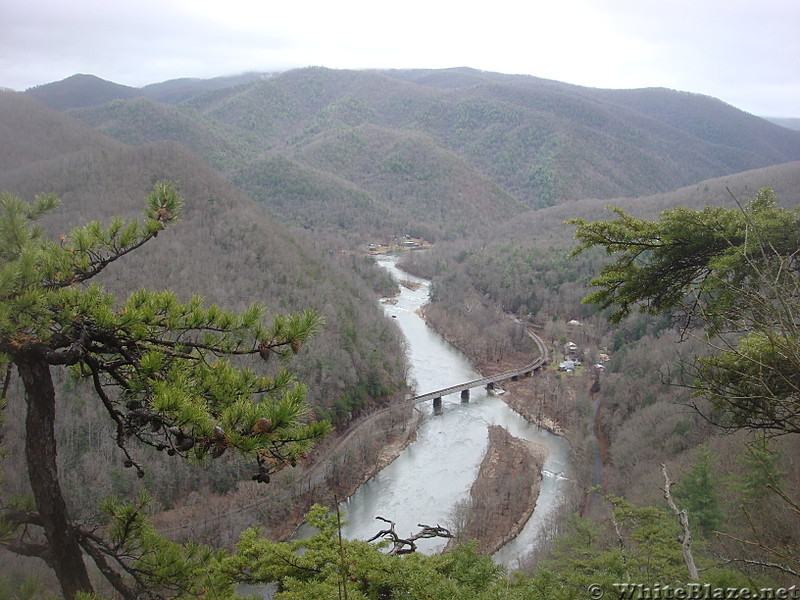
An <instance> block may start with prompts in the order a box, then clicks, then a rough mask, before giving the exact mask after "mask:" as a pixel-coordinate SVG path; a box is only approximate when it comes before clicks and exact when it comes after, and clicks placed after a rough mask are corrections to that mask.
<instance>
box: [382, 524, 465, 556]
mask: <svg viewBox="0 0 800 600" xmlns="http://www.w3.org/2000/svg"><path fill="white" fill-rule="evenodd" d="M375 518H376V519H378V520H380V521H383V522H384V523H388V524H389V529H382V530H381V531H379V532H378V533H376V534H375V535H373V536H372V537H371V538H370V539H368V540H367V541H368V542H373V541H375V540H377V539H379V538H385V539H388V540H389V541H391V542H392V549H391V550H390V551H389V554H391V555H396V554H411V553H412V552H416V550H417V544H416V541H417V540H419V539H423V538H434V537H441V538H452V537H453V534H451V533H450V531H449V530H448V529H447V528H445V527H441V526H440V525H436V526H431V525H423V524H422V523H418V524H417V527H420V528H421V529H420V530H419V531H418V532H417V533H415V534H414V535H412V536H409V537H407V538H401V537H400V536H399V535H397V532H396V531H395V530H394V527H395V522H394V521H390V520H389V519H385V518H383V517H375Z"/></svg>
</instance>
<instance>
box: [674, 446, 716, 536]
mask: <svg viewBox="0 0 800 600" xmlns="http://www.w3.org/2000/svg"><path fill="white" fill-rule="evenodd" d="M721 483H722V482H721V480H720V478H719V477H717V476H716V475H715V464H714V457H713V455H712V454H711V451H710V450H709V449H708V447H703V448H701V449H700V451H699V452H698V453H697V456H696V458H695V460H694V462H693V463H692V465H691V467H690V468H689V471H688V472H687V473H685V474H684V475H683V476H682V477H681V478H680V480H679V481H678V483H677V484H676V485H675V487H674V488H673V494H674V496H675V498H676V500H677V504H678V506H679V507H680V508H682V509H686V511H687V512H688V513H689V524H690V526H692V527H693V528H694V527H695V526H697V528H698V529H699V530H700V532H701V533H702V534H703V535H705V536H709V535H710V534H711V533H712V532H713V531H716V530H717V529H719V526H720V525H721V524H722V522H723V520H724V515H723V513H722V509H721V507H720V502H719V496H718V492H719V490H720V489H721Z"/></svg>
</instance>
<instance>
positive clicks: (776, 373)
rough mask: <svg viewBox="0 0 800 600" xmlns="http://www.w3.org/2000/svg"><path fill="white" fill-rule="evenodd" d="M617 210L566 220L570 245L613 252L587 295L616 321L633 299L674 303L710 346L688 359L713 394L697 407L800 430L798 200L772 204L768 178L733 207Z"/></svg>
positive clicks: (662, 306) (656, 309) (749, 424)
mask: <svg viewBox="0 0 800 600" xmlns="http://www.w3.org/2000/svg"><path fill="white" fill-rule="evenodd" d="M614 212H615V213H616V215H617V218H616V219H613V220H609V221H598V222H587V221H585V220H583V219H577V220H573V221H571V223H573V224H576V225H577V231H576V234H575V235H576V237H577V238H578V240H579V241H580V244H579V246H578V248H577V249H576V251H575V254H577V253H580V252H581V251H583V250H585V249H587V248H590V247H594V246H598V247H601V248H604V249H605V250H606V252H607V253H608V254H613V255H615V258H614V260H612V261H611V262H609V263H608V264H606V265H605V266H604V267H603V268H602V269H601V271H600V273H599V275H598V276H597V277H596V278H595V279H594V280H593V281H592V282H591V285H593V286H595V287H597V288H598V290H597V291H595V292H593V293H591V294H590V295H588V296H587V297H586V298H585V299H584V301H585V302H589V303H597V304H599V305H600V306H601V307H602V308H609V309H612V311H611V314H610V318H611V321H612V322H614V323H619V322H620V321H621V320H622V319H623V318H625V317H626V316H628V315H629V314H630V313H631V311H632V310H633V309H634V308H635V307H637V306H639V307H640V308H641V310H642V311H643V312H647V313H650V314H660V313H675V315H676V317H677V319H676V320H677V322H679V323H682V324H683V327H684V328H683V331H684V333H685V334H687V335H700V336H702V338H703V339H704V341H705V342H706V343H707V345H708V347H709V350H710V355H709V356H704V357H699V358H698V359H696V360H695V361H693V362H692V363H691V364H688V365H686V366H687V367H688V369H689V370H690V372H691V374H692V375H694V384H693V386H694V388H695V393H696V394H697V395H698V396H702V397H704V398H706V399H708V400H709V401H710V402H711V405H712V410H711V411H705V414H704V416H706V417H707V418H708V419H709V420H711V421H712V422H714V423H715V424H717V425H719V426H721V427H725V428H729V429H741V428H747V429H753V430H761V431H765V432H768V433H769V434H771V435H780V434H787V433H800V329H799V327H800V325H799V324H800V319H798V315H800V262H798V261H800V210H798V209H785V208H780V207H778V206H777V203H776V199H775V195H774V193H773V192H772V190H771V189H769V188H765V189H762V190H760V191H759V192H758V193H757V194H756V196H755V198H754V199H753V200H752V201H751V202H749V203H748V204H747V205H746V206H741V207H739V208H735V209H728V208H714V207H708V208H704V209H702V210H689V209H686V208H676V209H672V210H667V211H664V212H663V213H661V215H660V216H659V218H658V220H656V221H647V220H645V219H638V218H635V217H632V216H630V215H628V214H625V213H624V212H623V211H622V210H619V209H614ZM695 326H697V328H695ZM698 331H701V332H702V333H701V334H698V333H697V332H698Z"/></svg>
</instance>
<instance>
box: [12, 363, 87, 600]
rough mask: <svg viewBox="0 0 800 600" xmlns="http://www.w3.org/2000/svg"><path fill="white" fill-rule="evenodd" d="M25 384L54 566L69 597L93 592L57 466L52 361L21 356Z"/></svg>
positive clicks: (39, 497) (36, 482) (29, 440)
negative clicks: (65, 500)
mask: <svg viewBox="0 0 800 600" xmlns="http://www.w3.org/2000/svg"><path fill="white" fill-rule="evenodd" d="M15 362H16V364H17V369H18V370H19V375H20V378H21V379H22V382H23V384H24V386H25V397H26V402H27V407H28V413H27V416H26V420H25V459H26V461H27V465H28V475H29V478H30V483H31V490H32V491H33V497H34V500H35V501H36V509H37V510H38V512H39V516H40V518H41V520H42V527H43V528H44V533H45V536H46V537H47V543H48V546H49V549H50V561H49V562H50V565H51V566H52V568H53V570H54V571H55V574H56V577H57V578H58V582H59V584H60V585H61V591H62V593H63V594H64V597H65V598H66V599H67V600H72V598H74V597H75V594H76V593H77V592H79V591H80V592H91V591H92V585H91V582H90V580H89V573H88V571H87V570H86V565H85V564H84V562H83V553H82V551H81V547H80V545H79V544H78V538H77V536H76V534H75V530H74V528H73V527H72V523H71V522H70V520H69V518H68V516H67V505H66V503H65V502H64V496H63V494H62V493H61V485H60V484H59V482H58V470H57V467H56V436H55V416H56V397H55V390H54V388H53V379H52V377H51V374H50V366H49V365H48V364H47V363H46V362H45V361H44V360H42V359H41V358H38V357H32V358H28V357H26V358H20V357H16V360H15Z"/></svg>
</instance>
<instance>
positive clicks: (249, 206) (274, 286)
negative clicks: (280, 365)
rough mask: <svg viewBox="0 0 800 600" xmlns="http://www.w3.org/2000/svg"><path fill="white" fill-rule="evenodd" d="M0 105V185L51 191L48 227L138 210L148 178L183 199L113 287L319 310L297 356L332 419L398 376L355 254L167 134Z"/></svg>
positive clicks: (15, 102)
mask: <svg viewBox="0 0 800 600" xmlns="http://www.w3.org/2000/svg"><path fill="white" fill-rule="evenodd" d="M0 113H2V114H3V115H4V117H6V116H9V117H10V118H4V119H3V126H2V130H0V148H2V149H3V150H2V152H3V153H4V159H3V162H2V169H0V189H2V190H5V191H9V192H11V193H14V194H15V195H18V196H20V197H22V198H27V199H30V198H32V197H33V196H34V195H35V194H38V193H43V192H55V193H56V194H57V195H58V196H59V197H60V198H61V199H62V201H63V206H62V208H61V209H59V210H58V211H56V216H55V217H54V219H56V220H54V221H53V222H48V229H49V230H50V231H51V232H52V233H53V234H60V233H64V232H67V231H68V230H69V229H70V228H71V227H73V226H76V225H78V224H81V223H84V222H87V221H90V220H106V219H108V218H110V217H111V216H113V215H123V216H127V217H136V216H137V215H139V214H140V213H141V211H142V210H143V205H142V204H141V202H142V200H141V199H142V198H143V197H144V194H145V193H146V191H147V190H148V189H149V188H150V187H151V186H152V184H153V183H154V182H155V181H159V180H166V181H171V182H173V183H175V184H176V185H177V186H178V187H179V189H180V191H181V193H182V194H183V195H184V197H185V198H186V207H185V209H184V214H183V216H182V219H181V223H180V224H179V225H178V226H177V227H176V228H175V229H174V231H173V232H170V234H169V235H168V236H165V239H164V240H163V241H162V240H161V239H159V244H156V245H154V246H153V247H152V248H150V249H147V250H143V251H142V252H141V253H140V254H139V255H137V256H135V257H132V258H131V260H130V261H128V262H126V265H125V270H124V272H121V271H115V272H114V274H113V279H112V280H110V281H108V282H106V283H107V284H108V285H110V286H111V287H112V288H113V289H114V291H116V292H124V291H128V290H131V289H133V288H135V287H138V286H145V287H152V288H157V289H163V288H169V289H172V290H174V291H176V292H178V293H179V294H180V295H182V296H184V297H188V296H190V295H191V294H193V293H200V294H202V295H204V296H206V297H208V299H209V301H213V302H219V303H221V304H223V305H225V306H229V307H231V308H239V309H241V308H244V307H246V306H249V305H250V304H251V303H253V302H256V301H258V302H263V303H264V304H266V305H267V306H269V307H271V308H272V309H273V310H275V311H276V312H281V311H289V310H301V309H303V308H315V309H317V310H319V311H320V312H321V313H322V314H323V315H324V316H325V318H326V322H327V326H326V327H325V331H324V332H323V333H322V334H320V335H319V336H318V337H317V338H316V340H315V341H314V342H313V343H312V344H311V347H310V348H309V350H308V352H304V353H303V354H302V355H300V356H298V357H297V359H296V364H295V365H294V366H295V368H296V369H297V370H298V371H299V372H300V375H301V377H302V379H304V380H305V381H307V382H308V383H309V385H310V388H311V390H310V394H311V398H312V401H313V402H314V403H315V404H317V405H318V406H319V407H320V409H321V410H323V412H325V413H326V414H331V415H332V416H334V418H335V419H346V418H348V416H349V413H350V411H351V410H355V411H357V410H360V409H361V408H362V406H363V403H364V402H380V401H381V398H382V397H384V395H388V394H391V393H392V391H394V390H396V389H397V388H398V387H399V386H402V385H403V369H404V367H403V353H402V350H401V348H400V346H399V341H398V338H397V335H396V332H395V329H394V328H393V326H392V324H391V323H386V321H385V319H384V317H383V316H382V314H381V312H380V310H379V308H378V307H377V306H376V305H375V302H374V296H373V292H372V291H371V290H370V289H368V288H367V287H366V286H365V284H364V283H363V281H362V279H361V278H359V277H358V276H357V275H356V274H355V272H354V269H353V267H354V263H356V264H355V266H356V267H357V269H359V270H362V271H363V270H369V266H368V265H362V264H360V263H361V259H360V258H354V257H351V256H350V255H343V254H340V253H333V252H331V250H333V249H332V248H331V247H328V246H324V245H319V244H318V243H316V242H315V241H314V240H313V238H311V237H310V236H306V235H304V234H302V233H298V232H294V233H289V232H288V231H287V230H286V229H285V228H284V227H283V226H281V225H279V224H277V223H276V222H275V221H274V220H273V219H271V218H270V217H269V216H268V215H267V214H266V213H265V212H264V211H263V210H261V209H260V208H259V207H258V206H257V205H256V204H255V203H253V202H252V201H251V200H249V199H248V198H247V197H246V196H244V194H242V192H241V191H239V190H237V189H236V188H234V187H233V186H232V185H231V184H230V183H228V182H226V181H225V180H224V179H222V178H221V177H220V176H219V175H218V174H217V173H216V172H215V171H214V170H213V169H211V168H210V167H208V166H207V165H206V164H205V163H204V162H203V161H202V160H201V159H200V158H199V157H197V156H196V155H194V154H193V153H192V152H191V151H189V150H187V149H186V148H185V147H183V146H181V145H178V144H176V143H174V142H161V143H155V144H144V145H140V146H129V145H125V144H121V143H119V142H117V141H115V140H113V139H111V138H109V137H107V136H105V135H103V134H100V133H98V132H97V131H96V130H94V129H92V128H90V127H88V126H86V125H85V124H83V123H80V122H79V121H76V120H75V119H73V118H72V117H69V116H67V115H64V114H62V113H58V112H54V111H51V110H50V109H47V108H45V107H44V106H42V105H40V104H39V103H38V102H35V101H33V100H31V99H28V98H26V97H25V96H23V95H20V94H16V93H4V94H0ZM367 382H369V383H367ZM366 388H369V393H367V392H366ZM358 390H361V391H360V392H358ZM359 394H360V396H359V397H358V398H355V397H354V395H359Z"/></svg>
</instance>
